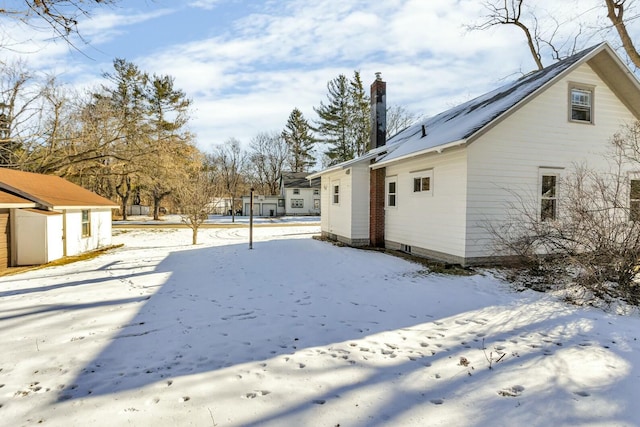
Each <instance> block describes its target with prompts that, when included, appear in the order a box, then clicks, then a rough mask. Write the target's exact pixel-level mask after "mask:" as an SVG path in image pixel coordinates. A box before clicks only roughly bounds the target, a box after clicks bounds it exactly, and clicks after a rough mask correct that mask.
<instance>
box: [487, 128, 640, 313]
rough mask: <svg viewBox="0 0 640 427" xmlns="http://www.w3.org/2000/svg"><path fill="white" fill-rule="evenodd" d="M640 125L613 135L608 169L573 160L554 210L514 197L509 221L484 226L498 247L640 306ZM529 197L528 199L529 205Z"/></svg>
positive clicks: (533, 266) (543, 270) (606, 296)
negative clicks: (545, 212) (545, 214)
mask: <svg viewBox="0 0 640 427" xmlns="http://www.w3.org/2000/svg"><path fill="white" fill-rule="evenodd" d="M639 135H640V124H638V123H636V124H634V125H632V126H629V127H626V128H625V129H624V130H623V131H621V132H620V133H618V134H616V135H615V136H614V137H613V138H612V144H611V145H612V150H611V162H610V165H611V168H610V170H609V171H606V172H603V171H600V170H594V169H590V168H589V167H587V166H586V165H574V166H573V167H572V168H571V170H570V171H569V172H568V173H566V174H565V175H564V176H563V177H562V178H561V179H560V182H559V188H561V192H560V197H559V198H558V206H557V212H558V215H557V216H556V217H555V218H553V219H549V218H546V219H543V218H542V215H541V212H540V209H539V207H538V206H537V203H538V202H537V198H525V197H521V196H519V197H518V198H517V200H518V202H517V203H514V204H512V205H511V206H510V207H509V212H510V214H509V215H508V219H507V220H506V221H504V222H502V223H500V224H498V225H496V224H493V225H489V226H488V227H487V228H488V230H489V232H490V233H491V234H492V236H493V238H494V242H495V246H496V249H497V251H498V252H499V253H500V254H502V255H511V256H514V257H516V258H517V259H519V260H520V261H521V262H523V263H524V264H525V265H526V266H528V267H530V269H531V271H535V272H538V273H549V272H553V273H554V274H556V273H557V272H558V271H560V270H562V271H564V272H565V273H568V274H570V275H571V276H572V278H573V280H574V281H575V283H577V284H579V285H580V286H583V287H584V288H586V289H587V290H588V291H589V292H591V293H592V294H593V295H594V296H596V297H600V298H604V299H610V298H621V299H623V300H625V301H627V302H629V303H632V304H638V303H640V286H639V285H638V283H637V279H638V278H639V277H638V275H639V273H640V270H639V268H638V261H639V260H640V175H638V176H637V177H636V176H635V175H634V174H633V173H630V172H628V171H630V170H634V166H635V168H636V170H637V166H638V163H639V162H640V156H638V154H639V153H640V150H639V147H640V145H638V142H639V141H640V138H639ZM531 200H534V201H533V202H532V201H531Z"/></svg>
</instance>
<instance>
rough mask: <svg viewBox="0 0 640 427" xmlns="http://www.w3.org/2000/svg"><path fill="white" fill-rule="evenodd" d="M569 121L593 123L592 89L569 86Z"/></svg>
mask: <svg viewBox="0 0 640 427" xmlns="http://www.w3.org/2000/svg"><path fill="white" fill-rule="evenodd" d="M569 107H570V111H569V120H570V121H572V122H579V123H593V87H592V86H585V85H575V84H573V85H571V86H570V88H569Z"/></svg>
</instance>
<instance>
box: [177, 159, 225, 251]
mask: <svg viewBox="0 0 640 427" xmlns="http://www.w3.org/2000/svg"><path fill="white" fill-rule="evenodd" d="M214 196H215V188H214V184H213V181H212V179H211V176H210V175H209V174H208V173H207V171H206V170H203V169H198V170H195V171H192V172H191V173H190V174H189V177H188V179H187V180H186V181H185V182H184V183H183V185H182V186H180V187H178V188H177V189H176V190H175V192H174V199H175V202H176V203H177V204H178V207H179V208H180V216H181V218H182V222H183V223H184V224H186V225H187V226H188V227H189V228H190V229H191V231H192V235H191V243H192V244H194V245H196V244H198V229H199V228H200V227H201V226H202V224H204V222H205V221H206V219H207V217H208V214H209V213H210V211H211V206H212V204H211V201H212V200H213V198H214Z"/></svg>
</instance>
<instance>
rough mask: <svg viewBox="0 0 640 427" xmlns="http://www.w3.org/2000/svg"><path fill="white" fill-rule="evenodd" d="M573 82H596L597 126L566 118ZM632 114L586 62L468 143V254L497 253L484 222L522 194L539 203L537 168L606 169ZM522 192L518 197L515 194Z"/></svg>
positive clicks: (500, 217) (502, 212) (499, 215)
mask: <svg viewBox="0 0 640 427" xmlns="http://www.w3.org/2000/svg"><path fill="white" fill-rule="evenodd" d="M569 82H573V83H582V84H587V85H594V86H595V89H594V103H595V105H594V124H593V125H591V124H582V123H571V122H569V120H568V108H569V107H568V90H569ZM633 120H634V117H633V116H632V115H631V113H630V112H629V111H628V110H627V109H626V107H624V105H623V104H622V103H621V102H620V101H619V99H618V98H617V97H616V96H615V95H614V94H613V93H612V92H611V90H610V89H609V88H608V87H607V86H606V85H605V83H604V82H603V81H602V80H600V78H599V77H598V76H597V75H596V74H595V73H594V72H593V71H592V69H591V68H590V67H589V66H588V65H586V64H584V65H582V66H580V67H579V68H577V69H576V70H575V71H574V72H572V73H571V74H570V75H569V76H567V77H566V78H564V79H562V80H561V81H559V82H557V83H556V84H555V85H554V86H552V87H551V88H549V89H548V90H546V91H545V92H543V93H541V94H540V95H539V96H537V97H536V98H535V99H533V100H532V101H531V102H529V103H528V104H527V105H525V106H524V107H522V108H521V109H520V110H518V111H516V112H515V113H514V114H512V115H511V116H510V117H508V118H507V119H506V120H504V121H503V122H502V123H500V124H499V125H497V126H496V127H494V128H493V129H491V130H490V131H489V132H487V133H486V134H485V135H483V136H482V137H481V138H480V139H478V140H476V141H475V142H473V143H472V144H471V145H469V147H468V174H467V176H468V203H467V204H468V213H467V229H468V231H467V243H466V256H467V257H482V256H491V255H494V254H493V251H492V247H491V238H490V236H489V235H488V233H487V232H486V230H485V228H484V225H485V224H486V223H487V222H488V221H491V222H499V221H501V220H503V219H504V218H505V212H506V208H507V207H508V205H509V204H510V203H515V204H520V202H519V201H518V197H523V198H525V199H526V200H528V201H529V202H530V203H531V202H532V203H534V204H535V203H536V201H535V200H532V198H534V197H537V191H538V176H539V174H538V170H539V168H540V167H542V166H547V167H564V168H565V172H566V171H569V170H570V169H571V166H572V164H574V163H583V162H586V163H588V164H589V166H590V167H595V168H604V167H605V166H606V164H605V159H604V157H603V155H604V154H605V152H606V151H607V149H608V141H609V139H610V138H611V136H612V135H613V134H614V133H615V132H616V131H618V130H619V128H620V126H621V125H623V124H625V123H631V122H632V121H633ZM516 195H518V196H516Z"/></svg>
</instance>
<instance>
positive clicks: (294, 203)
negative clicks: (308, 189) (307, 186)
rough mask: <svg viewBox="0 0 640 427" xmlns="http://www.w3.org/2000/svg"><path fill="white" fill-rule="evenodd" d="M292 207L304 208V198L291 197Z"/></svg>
mask: <svg viewBox="0 0 640 427" xmlns="http://www.w3.org/2000/svg"><path fill="white" fill-rule="evenodd" d="M291 209H304V199H291Z"/></svg>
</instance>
